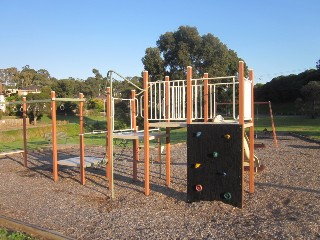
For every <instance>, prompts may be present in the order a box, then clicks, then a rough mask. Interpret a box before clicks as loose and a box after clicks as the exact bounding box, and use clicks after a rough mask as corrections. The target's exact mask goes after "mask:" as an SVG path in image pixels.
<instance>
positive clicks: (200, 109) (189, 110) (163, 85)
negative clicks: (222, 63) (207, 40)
mask: <svg viewBox="0 0 320 240" xmlns="http://www.w3.org/2000/svg"><path fill="white" fill-rule="evenodd" d="M112 73H116V72H114V71H109V73H108V77H109V81H110V87H108V88H107V118H108V119H109V121H108V126H107V134H108V137H107V139H108V140H107V141H108V143H107V157H108V161H107V171H106V172H107V177H108V180H109V188H110V190H111V191H112V196H114V186H113V139H114V138H120V139H132V140H133V178H134V179H136V171H137V169H136V167H137V161H138V155H137V153H138V151H139V148H138V145H137V144H138V141H139V140H143V142H144V188H145V195H147V196H148V195H149V194H150V152H149V149H150V140H151V139H155V138H161V137H163V136H165V138H166V143H165V145H166V185H167V186H168V187H169V186H170V130H171V128H177V127H187V126H188V128H189V126H192V125H194V126H197V125H199V126H200V125H202V126H216V127H218V128H219V127H220V126H222V125H224V126H225V128H227V129H226V131H227V132H228V131H229V130H228V125H229V126H237V127H239V129H240V137H238V139H237V140H238V144H240V148H239V149H238V150H239V152H240V157H238V158H239V159H240V160H238V162H239V161H240V164H239V163H237V164H238V165H237V166H240V168H239V169H240V172H238V173H237V174H238V175H239V180H240V182H241V184H239V186H240V192H241V194H238V195H241V196H240V203H239V201H237V203H235V204H234V205H236V206H238V207H242V205H243V203H242V195H243V174H244V170H243V169H244V168H243V163H244V161H245V159H246V158H247V159H248V162H249V164H248V165H249V191H250V193H253V192H254V170H255V167H257V164H259V163H258V162H257V160H258V159H257V157H255V156H254V99H253V70H250V71H249V78H245V76H244V63H243V62H242V61H240V62H239V73H238V76H228V77H213V78H209V76H208V74H204V76H203V78H198V79H193V78H192V67H190V66H189V67H188V68H187V78H186V80H169V77H168V76H166V77H165V80H164V81H161V80H159V81H156V82H149V79H148V72H147V71H144V72H143V89H140V88H138V87H136V86H135V87H136V88H138V89H139V90H140V91H141V92H140V93H139V94H138V95H140V94H142V96H140V99H137V98H136V95H135V91H134V90H133V91H132V98H131V111H132V113H131V117H132V121H131V123H132V124H131V129H129V130H126V131H124V132H121V131H117V132H115V131H114V125H113V123H114V104H113V102H114V96H113V93H112ZM116 74H117V73H116ZM117 75H118V76H120V77H122V76H121V75H119V74H117ZM122 78H123V77H122ZM123 79H124V80H126V79H125V78H123ZM126 81H128V80H126ZM128 82H129V81H128ZM221 85H223V86H231V87H232V101H233V102H232V105H233V114H232V115H233V119H231V120H221V119H220V120H219V117H218V116H217V115H216V109H215V108H216V88H217V87H218V86H221ZM236 87H238V92H239V96H236ZM237 101H238V106H239V107H238V109H236V102H237ZM138 102H140V104H139V103H138ZM136 105H138V106H140V109H139V113H140V115H141V116H142V117H143V121H144V124H143V132H138V131H137V126H136V122H135V118H136V116H137V112H136ZM237 110H238V111H237ZM210 120H211V122H210ZM152 127H155V128H165V134H161V133H160V134H150V128H152ZM246 129H249V137H248V140H246V137H245V130H246ZM227 132H226V133H225V135H226V136H229V138H231V135H230V134H228V133H227ZM188 134H189V132H188ZM192 134H193V135H194V134H195V133H192ZM200 135H201V133H200ZM214 138H216V136H211V140H214ZM232 138H233V136H232ZM189 141H190V139H189V137H188V156H189ZM191 141H192V140H191ZM209 141H210V139H209ZM229 147H231V148H232V146H230V145H229ZM190 151H193V150H192V149H191V150H190ZM200 151H202V150H200ZM206 151H207V150H206ZM190 161H191V160H190V159H189V157H188V168H189V166H196V165H197V164H200V165H201V163H197V162H192V163H191V162H190ZM195 161H196V160H195ZM255 161H256V162H257V163H256V166H255V165H254V163H255ZM197 166H198V165H197ZM193 169H197V168H195V167H194V168H193ZM239 169H238V170H239ZM190 174H192V171H191V170H190V171H189V169H188V181H189V175H190ZM207 174H208V173H207ZM203 177H205V176H203ZM191 178H192V177H191ZM188 189H189V185H188ZM190 189H192V190H194V189H196V192H198V193H199V192H201V191H202V189H203V186H202V185H201V187H200V185H199V184H198V185H196V187H195V188H194V187H190ZM190 191H191V190H190ZM190 194H191V193H190ZM190 194H189V190H188V195H190ZM209 195H210V194H209ZM194 199H195V198H193V199H191V200H190V201H193V200H194ZM198 199H199V200H211V197H209V199H206V198H198Z"/></svg>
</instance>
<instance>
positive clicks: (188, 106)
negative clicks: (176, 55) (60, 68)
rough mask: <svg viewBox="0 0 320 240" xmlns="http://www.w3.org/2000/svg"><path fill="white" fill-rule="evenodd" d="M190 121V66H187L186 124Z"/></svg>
mask: <svg viewBox="0 0 320 240" xmlns="http://www.w3.org/2000/svg"><path fill="white" fill-rule="evenodd" d="M191 122H192V67H191V66H188V67H187V124H190V123H191Z"/></svg>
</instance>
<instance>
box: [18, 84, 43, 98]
mask: <svg viewBox="0 0 320 240" xmlns="http://www.w3.org/2000/svg"><path fill="white" fill-rule="evenodd" d="M29 93H41V87H39V86H28V87H23V88H21V89H18V96H26V95H28V94H29Z"/></svg>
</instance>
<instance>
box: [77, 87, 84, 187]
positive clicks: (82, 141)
mask: <svg viewBox="0 0 320 240" xmlns="http://www.w3.org/2000/svg"><path fill="white" fill-rule="evenodd" d="M79 99H83V94H82V93H80V94H79ZM79 124H80V134H79V140H80V182H81V184H82V185H85V184H86V178H85V171H84V168H85V159H84V131H83V102H80V103H79Z"/></svg>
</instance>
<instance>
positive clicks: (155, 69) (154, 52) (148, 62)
mask: <svg viewBox="0 0 320 240" xmlns="http://www.w3.org/2000/svg"><path fill="white" fill-rule="evenodd" d="M142 63H143V65H144V68H145V69H146V70H147V71H148V72H149V78H150V80H151V81H156V80H159V79H163V78H164V74H165V69H164V61H163V60H162V58H161V53H160V50H159V48H151V47H150V48H147V49H146V52H145V56H144V57H143V58H142Z"/></svg>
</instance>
